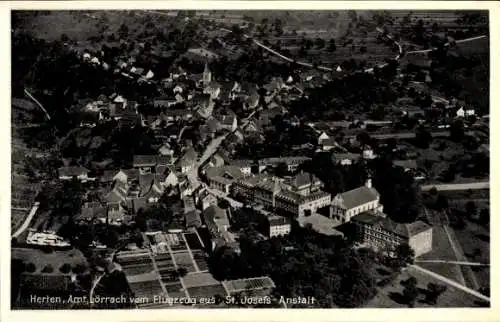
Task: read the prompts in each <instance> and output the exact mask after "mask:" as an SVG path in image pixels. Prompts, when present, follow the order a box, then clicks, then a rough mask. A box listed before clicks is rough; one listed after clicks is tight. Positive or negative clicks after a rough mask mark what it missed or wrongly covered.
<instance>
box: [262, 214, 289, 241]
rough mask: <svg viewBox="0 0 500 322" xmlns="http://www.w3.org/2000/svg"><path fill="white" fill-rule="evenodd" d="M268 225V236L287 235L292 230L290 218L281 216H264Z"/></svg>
mask: <svg viewBox="0 0 500 322" xmlns="http://www.w3.org/2000/svg"><path fill="white" fill-rule="evenodd" d="M266 219H267V224H268V227H269V233H268V236H269V237H275V236H284V235H288V234H289V233H290V231H291V230H292V225H291V224H290V220H289V219H288V218H286V217H282V216H268V217H266Z"/></svg>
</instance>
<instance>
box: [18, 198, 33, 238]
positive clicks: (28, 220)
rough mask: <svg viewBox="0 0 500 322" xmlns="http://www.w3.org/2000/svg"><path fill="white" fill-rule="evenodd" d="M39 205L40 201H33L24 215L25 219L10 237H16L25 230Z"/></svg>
mask: <svg viewBox="0 0 500 322" xmlns="http://www.w3.org/2000/svg"><path fill="white" fill-rule="evenodd" d="M39 206H40V203H39V202H35V204H34V205H33V208H31V211H30V213H29V214H28V216H27V217H26V219H25V220H24V222H23V224H22V225H21V227H19V228H18V229H17V230H16V232H15V233H14V234H12V237H14V238H17V237H18V236H19V235H21V234H22V233H23V232H24V231H25V230H26V228H28V227H29V225H30V223H31V220H33V217H35V214H36V211H37V210H38V207H39Z"/></svg>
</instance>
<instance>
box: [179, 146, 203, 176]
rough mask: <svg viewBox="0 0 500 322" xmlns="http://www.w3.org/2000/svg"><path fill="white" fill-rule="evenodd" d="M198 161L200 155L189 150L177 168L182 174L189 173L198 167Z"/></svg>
mask: <svg viewBox="0 0 500 322" xmlns="http://www.w3.org/2000/svg"><path fill="white" fill-rule="evenodd" d="M197 160H198V153H197V152H196V150H195V149H193V148H189V149H187V150H186V151H185V152H184V154H183V155H182V157H180V158H179V160H178V161H177V168H178V169H179V170H180V172H181V173H186V172H189V171H190V170H191V169H192V168H193V167H194V166H195V165H196V162H197Z"/></svg>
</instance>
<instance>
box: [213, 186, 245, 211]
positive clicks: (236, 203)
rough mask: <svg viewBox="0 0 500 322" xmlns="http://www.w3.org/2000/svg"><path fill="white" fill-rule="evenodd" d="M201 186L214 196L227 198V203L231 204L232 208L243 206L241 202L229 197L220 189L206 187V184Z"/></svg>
mask: <svg viewBox="0 0 500 322" xmlns="http://www.w3.org/2000/svg"><path fill="white" fill-rule="evenodd" d="M203 186H204V187H205V188H206V189H207V191H208V192H210V193H211V194H213V195H214V196H216V197H218V198H222V199H225V200H227V201H228V202H229V204H230V205H231V207H233V208H242V207H243V203H242V202H239V201H237V200H234V199H233V198H231V197H229V196H228V195H226V194H225V193H223V192H222V191H219V190H215V189H212V188H210V187H208V186H207V185H206V184H203Z"/></svg>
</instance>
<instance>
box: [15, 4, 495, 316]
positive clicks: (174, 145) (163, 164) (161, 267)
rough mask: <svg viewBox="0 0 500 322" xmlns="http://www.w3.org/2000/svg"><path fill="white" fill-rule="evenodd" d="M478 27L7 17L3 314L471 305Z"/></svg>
mask: <svg viewBox="0 0 500 322" xmlns="http://www.w3.org/2000/svg"><path fill="white" fill-rule="evenodd" d="M490 15H491V12H489V11H488V10H419V9H417V8H415V9H414V10H316V11H314V10H263V9H260V10H153V9H151V10H146V9H143V10H138V9H137V10H122V9H120V10H11V11H10V17H11V28H10V29H11V35H10V37H11V196H12V198H11V206H10V209H11V215H10V217H11V237H10V239H11V246H10V250H11V263H10V265H11V267H10V274H11V276H10V277H11V280H10V285H11V286H10V294H11V303H10V308H11V309H12V310H33V309H38V310H77V309H78V310H90V309H92V310H100V309H122V310H124V309H125V310H131V309H171V308H172V309H179V308H187V309H207V308H211V309H231V308H274V309H291V308H339V309H340V308H470V307H485V308H489V307H491V304H490V148H489V146H490V140H489V136H490V135H489V131H490V127H489V113H490V112H489V111H490V24H489V22H490V18H491V17H490ZM7 50H8V49H7Z"/></svg>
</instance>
